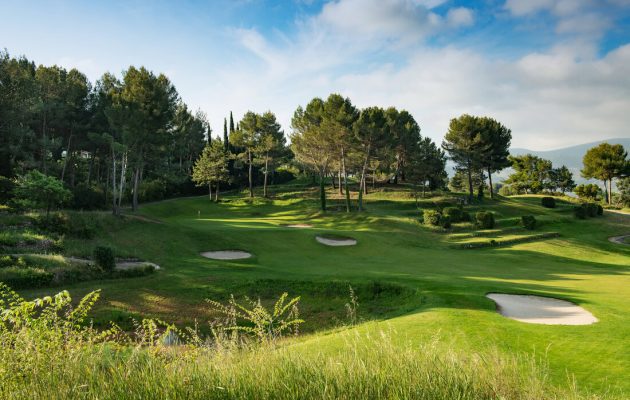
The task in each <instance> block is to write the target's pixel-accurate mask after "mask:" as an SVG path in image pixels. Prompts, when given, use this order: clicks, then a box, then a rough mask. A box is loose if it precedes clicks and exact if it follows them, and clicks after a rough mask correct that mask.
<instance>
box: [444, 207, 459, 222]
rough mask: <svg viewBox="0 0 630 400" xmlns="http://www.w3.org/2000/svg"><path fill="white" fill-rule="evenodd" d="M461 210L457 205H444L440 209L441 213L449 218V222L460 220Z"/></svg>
mask: <svg viewBox="0 0 630 400" xmlns="http://www.w3.org/2000/svg"><path fill="white" fill-rule="evenodd" d="M462 213H463V210H462V209H460V208H458V207H446V208H444V210H442V215H444V216H445V217H448V218H450V220H451V222H460V221H461V220H462Z"/></svg>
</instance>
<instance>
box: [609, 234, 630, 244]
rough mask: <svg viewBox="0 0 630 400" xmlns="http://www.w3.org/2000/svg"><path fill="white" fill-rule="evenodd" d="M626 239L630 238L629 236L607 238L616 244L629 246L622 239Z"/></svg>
mask: <svg viewBox="0 0 630 400" xmlns="http://www.w3.org/2000/svg"><path fill="white" fill-rule="evenodd" d="M627 237H630V235H621V236H611V237H609V238H608V241H609V242H613V243H616V244H622V245H624V246H630V245H629V244H628V243H626V242H624V239H625V238H627Z"/></svg>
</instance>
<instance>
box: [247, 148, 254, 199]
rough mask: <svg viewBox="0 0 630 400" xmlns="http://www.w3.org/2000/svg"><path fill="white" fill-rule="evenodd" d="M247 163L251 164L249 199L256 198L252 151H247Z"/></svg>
mask: <svg viewBox="0 0 630 400" xmlns="http://www.w3.org/2000/svg"><path fill="white" fill-rule="evenodd" d="M247 161H248V163H249V174H248V175H249V197H250V198H253V197H254V182H253V180H252V179H253V178H252V173H253V169H252V168H253V166H252V152H251V151H247Z"/></svg>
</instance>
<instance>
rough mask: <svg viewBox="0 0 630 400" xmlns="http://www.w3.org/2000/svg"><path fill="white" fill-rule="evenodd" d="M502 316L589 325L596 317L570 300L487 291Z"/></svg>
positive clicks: (547, 323)
mask: <svg viewBox="0 0 630 400" xmlns="http://www.w3.org/2000/svg"><path fill="white" fill-rule="evenodd" d="M486 297H488V298H490V299H492V300H493V301H494V302H495V303H496V304H497V311H498V312H499V313H501V315H503V316H504V317H508V318H511V319H515V320H517V321H521V322H527V323H530V324H544V325H590V324H592V323H595V322H597V318H595V317H594V316H593V314H591V313H590V312H588V311H586V310H585V309H583V308H582V307H580V306H578V305H575V304H573V303H571V302H568V301H565V300H560V299H552V298H550V297H541V296H531V295H519V294H502V293H488V294H487V295H486Z"/></svg>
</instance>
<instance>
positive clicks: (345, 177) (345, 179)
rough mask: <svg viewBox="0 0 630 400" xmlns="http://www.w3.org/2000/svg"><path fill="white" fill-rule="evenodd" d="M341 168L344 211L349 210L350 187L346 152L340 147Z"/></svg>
mask: <svg viewBox="0 0 630 400" xmlns="http://www.w3.org/2000/svg"><path fill="white" fill-rule="evenodd" d="M341 169H342V170H343V185H344V189H345V191H346V212H350V189H349V188H348V172H347V171H346V153H345V149H344V148H343V147H341Z"/></svg>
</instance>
